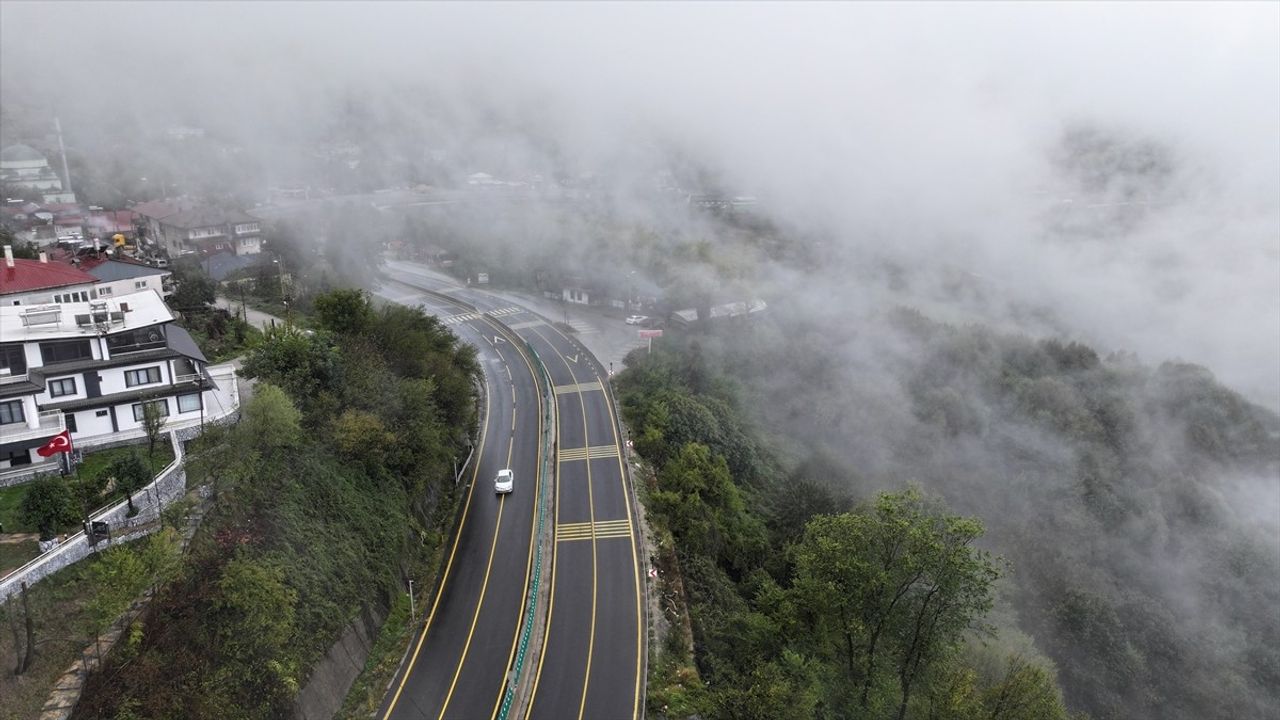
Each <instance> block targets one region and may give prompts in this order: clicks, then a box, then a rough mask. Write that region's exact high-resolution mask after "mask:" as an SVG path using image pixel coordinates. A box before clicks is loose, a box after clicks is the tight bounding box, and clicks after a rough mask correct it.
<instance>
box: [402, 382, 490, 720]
mask: <svg viewBox="0 0 1280 720" xmlns="http://www.w3.org/2000/svg"><path fill="white" fill-rule="evenodd" d="M480 377H481V380H482V381H483V382H484V427H482V428H480V448H479V450H477V451H476V465H475V467H474V468H473V469H472V471H471V487H469V488H467V500H466V503H465V504H464V506H463V508H462V520H460V521H459V522H458V532H457V534H456V535H454V536H453V547H452V548H451V549H450V550H449V560H448V562H446V563H445V566H444V577H443V578H441V580H440V590H439V592H437V593H436V597H435V600H434V601H432V603H431V613H430V614H428V615H427V622H426V624H425V625H423V626H422V634H421V635H419V636H418V644H417V645H416V646H414V648H413V656H412V657H410V658H409V666H408V667H406V668H405V670H404V675H402V676H401V677H400V684H399V685H397V686H396V694H395V695H393V696H392V697H391V704H390V705H388V706H387V712H386V714H385V715H383V716H382V718H383V720H387V718H389V717H391V712H392V711H393V710H395V709H396V703H397V702H399V700H400V693H402V692H404V685H405V683H406V682H408V680H409V676H410V675H412V674H413V666H414V663H416V662H417V661H418V654H419V653H420V652H422V644H423V643H424V642H426V639H427V631H428V630H430V629H431V621H432V620H435V617H436V608H438V607H439V606H440V598H442V597H444V589H445V585H446V584H447V583H448V582H449V577H450V573H451V571H452V570H453V558H454V556H455V555H456V554H457V552H458V542H459V540H460V539H461V538H462V529H463V528H464V527H466V525H467V515H468V514H470V510H471V496H472V495H474V494H475V490H476V480H477V479H479V477H480V461H481V460H482V459H483V458H484V445H485V439H486V438H488V436H489V423H490V422H491V421H492V419H493V416H492V415H491V414H490V407H491V402H490V401H491V400H492V397H493V393H492V391H491V390H490V389H489V379H488V378H486V377H485V376H483V375H481V376H480Z"/></svg>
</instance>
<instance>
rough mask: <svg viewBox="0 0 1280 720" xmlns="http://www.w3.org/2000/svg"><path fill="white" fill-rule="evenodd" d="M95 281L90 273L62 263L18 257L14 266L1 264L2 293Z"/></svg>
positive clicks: (0, 283)
mask: <svg viewBox="0 0 1280 720" xmlns="http://www.w3.org/2000/svg"><path fill="white" fill-rule="evenodd" d="M0 263H3V261H2V260H0ZM95 282H97V278H95V277H94V276H92V275H90V274H89V273H87V272H84V271H83V270H77V269H76V268H73V267H71V266H69V265H64V264H62V263H55V262H47V263H42V262H40V261H39V260H26V259H22V258H16V259H14V261H13V267H9V266H8V265H7V264H0V295H12V294H14V293H20V292H28V291H31V290H43V289H45V288H57V287H65V286H67V285H84V284H93V283H95Z"/></svg>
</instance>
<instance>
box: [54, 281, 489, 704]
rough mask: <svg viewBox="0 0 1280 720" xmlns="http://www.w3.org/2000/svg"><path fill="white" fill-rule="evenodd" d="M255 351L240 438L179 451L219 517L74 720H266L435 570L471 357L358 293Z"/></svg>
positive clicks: (466, 406) (448, 337)
mask: <svg viewBox="0 0 1280 720" xmlns="http://www.w3.org/2000/svg"><path fill="white" fill-rule="evenodd" d="M314 304H315V310H316V313H315V317H316V324H317V325H318V327H317V329H315V330H314V331H311V330H307V331H304V330H302V329H300V328H297V327H296V326H292V325H290V326H285V327H281V328H278V329H275V330H271V331H269V332H268V333H266V336H265V337H264V338H263V340H262V341H261V342H260V343H259V344H258V345H256V346H255V347H254V348H253V349H252V350H251V351H250V353H249V354H248V356H247V357H246V359H245V363H244V370H243V372H244V374H245V375H246V376H248V377H250V378H254V379H256V385H255V387H254V391H253V397H252V399H250V400H248V401H247V402H246V403H245V405H244V408H243V415H242V418H241V420H240V422H239V423H238V424H236V425H235V426H232V427H229V428H219V429H213V430H210V431H209V432H208V433H206V435H204V436H203V437H202V438H200V439H199V440H198V441H196V442H195V443H194V444H193V446H192V448H191V452H190V454H189V460H188V463H189V468H188V472H189V478H188V483H189V485H190V486H192V487H194V486H197V485H199V484H201V483H205V482H207V483H210V484H211V486H212V488H213V493H214V503H213V507H212V510H211V511H210V512H209V515H208V516H207V517H206V518H205V520H204V522H203V523H202V525H201V527H200V529H199V531H198V532H197V534H196V536H195V537H194V538H193V540H192V542H191V544H190V546H189V548H188V550H187V553H186V555H185V556H184V557H183V558H182V562H181V563H180V564H178V565H177V566H176V567H175V569H174V571H173V572H172V573H171V575H170V577H169V578H168V580H167V581H166V582H164V583H162V584H161V585H160V587H159V589H158V591H157V593H156V596H155V598H154V600H153V602H152V605H151V608H150V609H149V611H148V613H147V614H146V616H145V621H144V622H142V624H141V626H140V627H139V628H136V630H135V632H134V636H133V639H132V640H131V642H130V643H129V644H128V645H126V646H125V647H124V648H122V649H120V650H118V651H117V652H113V653H112V654H111V655H110V657H109V658H108V663H107V665H106V667H105V668H104V670H103V671H102V672H99V673H96V674H94V675H93V676H92V677H91V678H90V680H89V684H88V686H87V688H86V691H85V695H84V697H83V698H82V700H81V701H80V704H79V705H78V706H77V708H76V713H75V717H77V718H117V719H120V718H131V717H165V718H232V717H234V718H244V719H246V720H250V719H252V718H275V717H283V716H287V715H288V714H289V711H290V708H291V706H292V704H293V702H294V699H295V697H296V696H297V694H298V692H299V690H300V688H302V687H303V686H304V685H305V683H306V681H307V677H308V673H309V671H310V668H311V667H312V666H313V665H314V664H315V662H316V661H317V660H318V659H319V658H320V657H322V656H323V655H324V653H325V652H326V651H327V650H328V649H329V647H330V645H332V644H333V642H334V641H335V639H336V638H337V636H338V635H339V633H340V632H341V631H342V629H343V628H344V627H345V626H347V625H348V624H349V623H351V622H353V621H354V620H357V619H358V618H359V617H361V616H362V615H368V614H373V615H377V614H380V613H385V611H386V609H387V608H388V607H390V606H391V605H392V603H393V598H395V597H397V596H399V595H400V594H401V593H403V583H404V578H406V577H415V576H416V577H419V578H421V577H422V573H423V572H426V571H427V570H424V568H428V569H429V570H430V571H434V564H433V558H434V557H435V556H434V552H435V550H436V549H438V548H439V547H440V546H441V545H442V542H443V539H444V538H443V536H444V534H445V532H446V531H447V528H448V526H449V523H450V520H451V519H452V514H453V509H454V508H455V507H456V504H455V502H454V500H455V499H456V498H454V483H453V479H452V478H453V476H452V470H451V467H452V462H453V459H454V457H455V456H457V455H458V454H460V453H461V454H462V455H464V456H465V452H466V444H467V442H468V441H469V438H470V435H471V432H472V431H473V430H474V428H475V424H476V409H475V399H476V397H475V390H474V385H473V381H474V380H475V379H476V378H477V377H478V376H477V373H478V366H477V364H476V361H475V356H474V351H473V350H472V349H471V348H470V347H469V346H465V345H462V344H461V343H459V342H458V340H457V339H456V337H455V336H453V335H452V334H451V333H450V332H449V331H448V330H447V329H445V328H444V326H443V325H441V324H440V323H439V322H438V321H436V320H435V319H434V318H431V317H428V316H426V315H424V314H423V313H422V312H421V311H420V310H416V309H410V308H405V307H400V306H387V307H382V308H374V307H372V306H371V305H370V303H369V301H368V298H367V296H365V295H364V294H363V293H361V292H360V291H356V290H340V291H334V292H333V293H329V294H324V295H320V296H318V297H317V298H316V299H315V303H314Z"/></svg>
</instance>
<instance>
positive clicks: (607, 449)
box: [560, 445, 618, 461]
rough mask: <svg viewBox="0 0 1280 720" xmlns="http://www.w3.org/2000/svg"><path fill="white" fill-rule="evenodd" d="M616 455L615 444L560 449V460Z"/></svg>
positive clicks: (596, 458)
mask: <svg viewBox="0 0 1280 720" xmlns="http://www.w3.org/2000/svg"><path fill="white" fill-rule="evenodd" d="M617 455H618V446H617V445H592V446H590V447H580V448H569V449H568V450H561V451H560V458H561V459H562V460H566V461H568V460H588V459H590V460H599V459H603V458H611V457H616V456H617Z"/></svg>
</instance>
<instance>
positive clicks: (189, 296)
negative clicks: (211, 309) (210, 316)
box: [169, 263, 218, 312]
mask: <svg viewBox="0 0 1280 720" xmlns="http://www.w3.org/2000/svg"><path fill="white" fill-rule="evenodd" d="M173 282H174V285H175V287H174V291H173V294H172V295H170V296H169V305H171V306H172V307H173V308H175V309H176V310H178V311H179V312H193V311H200V310H203V309H205V307H206V306H208V305H212V304H213V302H214V300H216V299H217V289H218V285H217V283H215V282H214V281H213V279H212V278H210V277H209V276H208V275H206V274H205V273H204V270H202V269H201V268H200V267H199V266H195V265H189V264H186V263H175V264H174V266H173Z"/></svg>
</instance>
